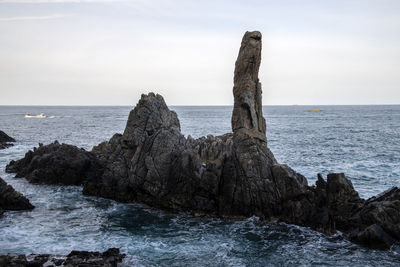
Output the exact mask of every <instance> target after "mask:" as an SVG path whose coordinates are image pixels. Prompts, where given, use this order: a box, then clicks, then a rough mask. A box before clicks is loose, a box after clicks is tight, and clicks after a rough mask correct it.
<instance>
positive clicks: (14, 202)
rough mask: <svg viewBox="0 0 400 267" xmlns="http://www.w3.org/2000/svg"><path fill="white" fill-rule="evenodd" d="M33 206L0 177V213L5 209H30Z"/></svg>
mask: <svg viewBox="0 0 400 267" xmlns="http://www.w3.org/2000/svg"><path fill="white" fill-rule="evenodd" d="M33 208H34V206H33V205H32V204H31V203H30V202H29V200H28V199H27V198H26V197H24V196H23V195H22V194H21V193H18V192H17V191H15V190H14V188H12V186H11V185H8V184H7V183H6V182H5V181H4V180H3V179H1V178H0V215H2V214H3V212H4V211H6V210H31V209H33Z"/></svg>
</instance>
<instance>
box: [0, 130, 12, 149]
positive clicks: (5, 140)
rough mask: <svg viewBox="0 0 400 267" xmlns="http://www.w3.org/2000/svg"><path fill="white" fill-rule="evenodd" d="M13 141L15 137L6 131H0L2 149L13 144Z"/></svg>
mask: <svg viewBox="0 0 400 267" xmlns="http://www.w3.org/2000/svg"><path fill="white" fill-rule="evenodd" d="M11 142H15V139H14V138H12V137H10V136H8V135H7V134H6V133H5V132H3V131H0V149H4V148H7V147H10V146H13V144H11Z"/></svg>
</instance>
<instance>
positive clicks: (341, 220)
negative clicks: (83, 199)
mask: <svg viewBox="0 0 400 267" xmlns="http://www.w3.org/2000/svg"><path fill="white" fill-rule="evenodd" d="M260 61H261V34H260V33H259V32H247V33H246V34H245V36H244V37H243V41H242V46H241V49H240V51H239V56H238V59H237V61H236V65H235V66H236V67H235V78H234V88H233V93H234V97H235V105H234V110H233V114H232V130H233V133H227V134H225V135H221V136H212V135H209V136H207V137H201V138H198V139H193V138H191V137H188V138H185V137H184V136H183V135H182V133H181V132H180V124H179V120H178V118H177V115H176V113H175V112H173V111H171V110H169V109H168V107H167V105H166V103H165V102H164V99H163V98H162V96H160V95H155V94H154V93H149V94H148V95H142V97H141V99H140V101H139V103H138V104H137V105H136V107H135V108H134V109H133V110H132V111H131V112H130V114H129V118H128V122H127V125H126V128H125V131H124V133H123V134H115V135H114V136H113V137H112V138H111V139H110V140H109V141H108V142H103V143H101V144H99V145H98V146H95V147H94V148H93V149H92V151H91V152H87V151H84V150H80V149H78V148H76V147H73V146H69V145H59V144H58V143H55V144H50V145H48V146H42V147H39V148H38V149H37V150H36V151H33V152H32V151H30V152H28V153H27V154H26V156H25V158H24V159H22V160H19V161H17V162H12V163H10V165H9V166H7V171H10V172H17V176H26V177H27V179H28V180H32V181H40V182H45V183H48V182H50V183H54V181H56V182H62V183H66V182H65V181H67V182H68V183H67V184H80V183H83V185H84V187H83V193H84V194H88V195H94V196H101V197H105V198H110V199H114V200H117V201H122V202H139V203H143V204H145V205H147V206H151V207H156V208H161V209H165V210H174V211H189V212H192V213H194V214H199V215H201V214H207V215H214V216H221V217H248V216H253V215H257V216H260V217H262V218H264V219H266V220H274V221H275V220H276V219H278V220H280V221H283V222H287V223H293V224H297V225H302V226H307V227H311V228H312V229H315V230H318V231H321V232H324V233H327V234H333V233H335V232H336V230H340V231H342V232H344V234H345V235H346V236H348V237H349V238H350V239H351V240H354V241H355V242H362V243H364V244H367V245H370V244H375V243H379V246H381V245H382V244H386V245H384V246H383V247H387V246H388V245H389V244H390V243H391V242H399V240H400V229H399V225H400V196H399V195H400V193H399V189H398V188H394V189H391V190H389V191H387V192H385V193H383V194H381V195H378V196H376V197H375V198H371V199H369V200H367V201H365V200H363V199H361V198H360V197H359V196H358V193H357V192H356V191H355V190H354V188H353V185H352V183H351V182H350V181H349V180H348V179H346V177H345V176H344V174H342V173H334V174H329V175H328V178H327V181H325V180H324V179H323V177H322V175H320V174H319V175H318V180H317V182H316V186H308V185H307V180H306V179H305V177H303V176H302V175H301V174H298V173H296V172H295V171H294V170H292V169H291V168H290V167H288V166H287V165H284V164H279V163H278V162H277V160H276V159H275V157H274V155H273V154H272V152H271V151H270V150H269V148H268V147H267V142H266V136H265V120H264V118H263V117H262V110H261V108H262V106H261V85H260V83H259V80H258V69H259V65H260ZM71 162H72V163H73V164H72V163H71ZM60 177H61V178H60ZM71 177H74V179H72V180H73V181H74V182H70V181H71V180H70V179H71Z"/></svg>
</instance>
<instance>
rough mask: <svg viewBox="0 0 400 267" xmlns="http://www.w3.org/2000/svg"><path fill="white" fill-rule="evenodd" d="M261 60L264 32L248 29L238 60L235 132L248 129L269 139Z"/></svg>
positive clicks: (254, 134)
mask: <svg viewBox="0 0 400 267" xmlns="http://www.w3.org/2000/svg"><path fill="white" fill-rule="evenodd" d="M260 62H261V33H260V32H258V31H254V32H246V33H245V35H244V36H243V39H242V44H241V47H240V50H239V55H238V58H237V60H236V63H235V75H234V86H233V96H234V106H233V112H232V131H233V132H238V131H240V132H245V133H247V134H249V135H250V136H253V137H256V138H258V139H261V140H264V141H266V140H267V138H266V135H265V131H266V124H265V119H264V117H263V114H262V98H261V93H262V91H261V83H260V82H259V80H258V70H259V68H260Z"/></svg>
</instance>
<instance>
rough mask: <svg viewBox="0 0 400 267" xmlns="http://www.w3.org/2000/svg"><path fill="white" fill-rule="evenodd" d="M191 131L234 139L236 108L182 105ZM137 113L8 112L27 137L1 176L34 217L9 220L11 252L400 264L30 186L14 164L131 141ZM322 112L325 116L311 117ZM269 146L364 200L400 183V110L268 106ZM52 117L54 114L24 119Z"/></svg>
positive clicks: (294, 229) (180, 260)
mask: <svg viewBox="0 0 400 267" xmlns="http://www.w3.org/2000/svg"><path fill="white" fill-rule="evenodd" d="M170 108H171V109H172V110H175V111H176V112H177V114H178V117H179V119H180V123H181V129H182V133H183V134H184V135H185V136H188V135H191V136H192V137H194V138H197V137H201V136H204V135H209V134H212V135H221V134H224V133H227V132H231V127H230V118H231V113H232V106H171V107H170ZM131 109H132V107H129V106H122V107H115V106H90V107H83V106H0V129H1V130H3V131H4V132H6V133H7V134H9V135H10V136H13V137H14V138H15V139H17V142H16V143H15V146H13V147H10V148H8V149H5V150H0V177H2V178H3V179H4V180H5V181H6V182H7V183H9V184H11V185H12V186H13V187H14V188H15V189H16V190H17V191H19V192H21V193H23V194H24V195H25V196H26V197H28V198H29V199H30V201H31V203H32V204H33V205H35V206H36V208H35V209H34V210H32V211H12V212H6V213H5V214H4V216H3V217H2V218H0V253H27V254H29V253H52V254H60V255H61V254H67V253H69V252H70V251H71V250H91V251H104V250H106V249H108V248H110V247H117V248H120V249H121V251H122V252H123V253H126V255H127V256H126V258H125V259H124V261H123V263H122V264H121V266H352V267H355V266H400V255H399V254H398V252H396V250H394V249H392V250H388V251H382V250H373V249H368V248H365V247H362V246H359V245H356V244H352V243H351V242H349V241H347V240H346V239H344V238H343V236H342V234H341V233H338V234H335V235H333V236H326V235H324V234H321V233H318V232H315V231H312V230H310V229H308V228H305V227H299V226H295V225H288V224H278V225H276V224H268V223H262V222H261V221H260V219H259V218H258V217H251V218H248V219H244V220H227V219H220V218H202V217H194V216H191V215H190V214H187V213H170V212H163V211H158V210H149V209H143V208H141V207H140V205H138V204H123V203H118V202H115V201H112V200H108V199H103V198H97V197H91V196H84V195H82V193H81V191H82V188H81V187H79V186H56V185H51V186H50V185H35V184H29V183H28V182H27V181H26V180H25V179H23V178H13V174H7V173H5V166H6V165H7V163H8V162H10V161H11V160H17V159H20V158H22V157H23V156H24V154H25V153H26V152H27V151H28V150H29V149H32V148H33V147H34V146H38V143H43V144H48V143H50V142H53V141H55V140H58V141H59V142H62V143H68V144H74V145H77V146H79V147H82V148H84V149H87V150H90V149H91V148H92V147H93V146H94V145H96V144H98V143H100V142H102V141H105V140H108V139H109V138H111V136H112V135H113V134H114V133H122V132H123V130H124V128H125V125H126V121H127V118H128V114H129V112H130V110H131ZM310 110H320V111H310ZM263 112H264V117H265V118H266V121H267V139H268V146H269V148H270V149H271V150H272V152H273V153H274V155H275V157H276V158H277V160H278V161H279V162H280V163H285V164H288V165H289V166H291V167H292V168H293V169H295V170H296V171H297V172H299V173H301V174H303V175H304V176H305V177H306V178H307V179H308V183H309V184H310V185H312V184H314V183H315V181H316V178H317V173H322V174H323V175H324V176H326V175H327V174H328V173H331V172H344V173H345V175H346V177H347V178H348V179H350V180H351V182H352V183H353V185H354V187H355V189H356V190H357V191H358V192H359V194H360V196H361V197H363V198H369V197H371V196H373V195H375V194H378V193H380V192H382V191H383V190H386V189H388V188H390V187H392V186H400V106H399V105H394V106H389V105H385V106H264V107H263ZM26 113H30V114H39V113H45V114H46V116H47V117H46V118H43V119H35V118H25V117H24V115H25V114H26Z"/></svg>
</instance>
